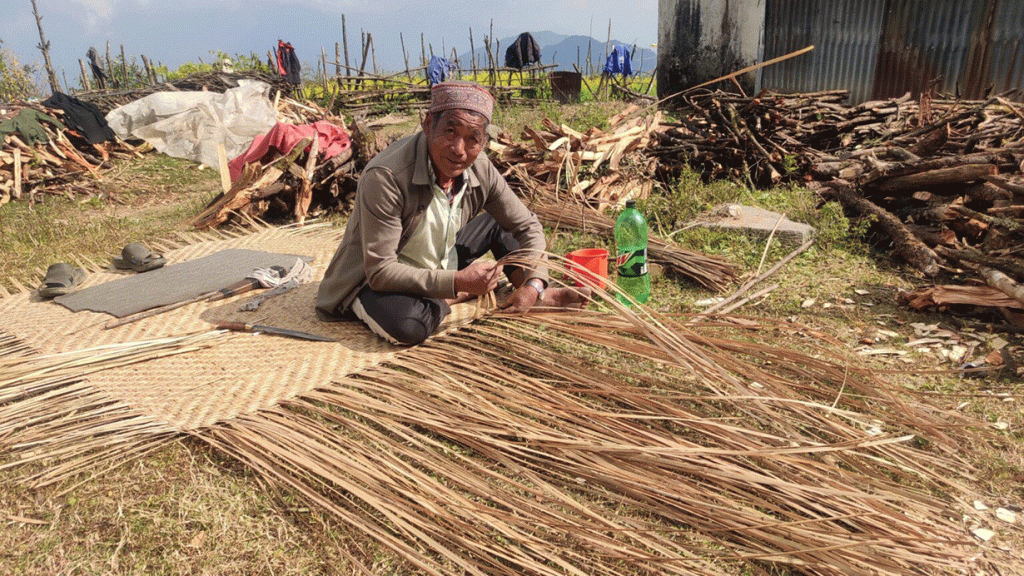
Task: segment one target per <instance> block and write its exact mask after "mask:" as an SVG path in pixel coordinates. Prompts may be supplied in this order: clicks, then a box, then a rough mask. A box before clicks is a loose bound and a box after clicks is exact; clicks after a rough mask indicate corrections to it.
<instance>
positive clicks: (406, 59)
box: [398, 32, 410, 76]
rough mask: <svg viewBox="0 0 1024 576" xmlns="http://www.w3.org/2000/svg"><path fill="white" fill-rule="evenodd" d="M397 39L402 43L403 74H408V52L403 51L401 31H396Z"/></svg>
mask: <svg viewBox="0 0 1024 576" xmlns="http://www.w3.org/2000/svg"><path fill="white" fill-rule="evenodd" d="M398 40H399V41H400V42H401V43H402V58H404V59H405V75H406V76H409V75H410V72H409V53H408V52H406V51H405V38H403V37H402V33H401V32H399V33H398Z"/></svg>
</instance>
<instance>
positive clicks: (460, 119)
mask: <svg viewBox="0 0 1024 576" xmlns="http://www.w3.org/2000/svg"><path fill="white" fill-rule="evenodd" d="M436 120H437V121H436V125H435V115H434V114H427V117H426V118H424V119H423V131H424V132H426V133H427V148H428V150H429V151H430V160H431V161H432V162H433V164H434V175H435V176H436V177H437V179H438V183H439V184H441V185H442V186H446V185H448V184H450V183H451V181H452V180H454V179H455V178H458V177H459V176H460V175H462V173H463V172H465V171H466V168H469V167H470V165H472V164H473V161H474V160H476V157H477V156H479V155H480V152H481V151H482V150H483V149H484V145H485V144H486V140H487V126H486V122H485V121H484V118H483V117H482V116H479V115H477V114H472V113H470V112H467V111H465V110H446V111H444V112H442V113H441V115H440V117H439V118H437V119H436Z"/></svg>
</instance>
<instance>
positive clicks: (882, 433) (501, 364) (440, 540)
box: [0, 255, 983, 576]
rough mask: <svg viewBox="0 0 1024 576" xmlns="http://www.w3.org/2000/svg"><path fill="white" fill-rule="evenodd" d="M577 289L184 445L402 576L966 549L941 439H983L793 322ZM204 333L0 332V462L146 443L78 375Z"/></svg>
mask: <svg viewBox="0 0 1024 576" xmlns="http://www.w3.org/2000/svg"><path fill="white" fill-rule="evenodd" d="M513 258H516V259H517V260H515V261H514V262H517V263H520V264H522V265H530V266H536V265H539V264H540V262H541V261H540V260H539V259H538V257H537V256H535V255H517V256H514V257H513ZM510 262H511V260H510ZM547 265H548V266H549V267H550V268H551V269H552V270H553V271H555V272H556V273H558V274H556V275H555V276H553V278H556V279H557V278H559V277H560V275H566V274H571V271H569V270H567V269H565V268H564V267H562V266H561V264H560V263H559V261H558V259H551V260H550V261H548V262H547ZM556 282H557V280H556ZM610 290H612V291H614V290H615V287H610ZM593 296H594V298H595V299H597V300H599V301H600V302H601V303H602V305H603V306H606V307H609V308H610V309H611V310H612V311H613V313H611V314H609V313H607V312H599V311H578V312H576V313H574V314H564V313H563V314H545V313H538V314H532V315H529V316H525V317H504V316H501V315H491V316H488V317H485V318H482V319H480V320H478V321H477V323H475V324H474V325H472V326H469V327H466V328H463V329H461V330H458V331H455V332H452V333H449V334H447V335H445V336H441V337H438V338H435V339H432V340H430V341H428V342H427V343H426V344H424V345H422V346H418V347H415V348H411V349H408V350H405V351H403V352H401V353H399V354H397V355H395V356H392V357H391V359H389V360H386V361H385V362H384V363H383V364H380V365H377V366H375V367H372V368H369V369H365V370H363V371H361V372H359V373H357V374H339V375H338V376H337V377H336V378H334V379H333V381H324V382H320V383H318V384H317V385H316V386H315V388H313V389H311V390H307V391H305V392H302V393H301V394H299V395H298V396H292V395H291V394H289V395H288V396H287V397H282V398H280V399H279V401H278V405H277V406H276V407H272V408H268V409H261V410H259V411H255V412H251V413H243V414H240V415H238V416H237V417H232V418H230V419H226V420H224V421H221V422H219V423H217V424H214V425H212V426H210V427H204V428H203V429H200V430H192V431H190V432H189V433H190V434H192V435H193V436H195V437H196V438H199V439H202V440H204V441H206V442H208V443H210V444H211V445H212V446H214V447H216V448H218V449H220V450H223V451H224V452H226V453H227V454H230V455H233V456H234V457H236V458H238V459H239V460H240V461H242V462H244V463H245V464H247V465H248V466H250V467H251V468H252V469H254V470H256V471H257V472H259V473H260V474H261V475H262V476H263V477H264V478H265V479H266V480H267V481H268V482H269V483H270V484H271V485H274V486H276V487H278V488H279V489H282V490H284V491H287V492H289V493H292V494H295V495H298V496H299V497H301V498H303V499H305V500H306V501H307V502H308V503H309V504H310V506H313V507H316V508H317V509H319V510H323V511H325V512H327V513H328V514H329V515H330V516H331V517H333V518H334V519H336V520H337V521H338V522H339V523H342V524H345V525H347V526H349V527H351V528H353V529H355V530H358V531H360V532H362V533H363V534H365V535H366V536H367V537H369V538H372V539H373V540H375V541H377V542H379V543H380V544H381V545H383V546H385V547H387V548H388V549H390V550H391V551H392V552H393V553H394V554H395V555H396V557H397V558H399V559H400V560H401V561H402V562H404V563H405V564H404V565H403V570H405V571H407V572H409V573H422V574H436V575H441V574H449V573H452V572H454V571H458V572H462V573H471V574H481V575H483V574H505V575H509V576H511V575H513V574H514V575H520V574H538V575H544V576H555V575H564V574H608V575H611V574H620V573H623V572H625V573H630V574H693V573H702V574H726V573H735V572H736V571H737V570H750V571H753V572H763V571H766V570H773V568H765V566H764V565H765V564H773V565H777V566H779V567H784V568H785V569H788V570H790V571H792V572H794V573H800V574H809V575H829V576H831V575H840V574H843V575H849V574H883V575H897V574H898V575H905V574H953V573H959V572H961V571H963V570H965V569H967V566H968V562H969V561H970V559H971V558H972V557H974V558H976V557H977V554H978V550H977V548H976V546H975V545H973V544H972V543H971V542H969V541H967V539H966V538H965V534H964V532H965V530H966V529H965V528H964V527H963V526H962V525H961V523H960V521H959V518H960V517H961V515H962V514H973V513H974V511H973V508H971V507H970V506H969V505H967V504H966V502H968V501H969V499H970V498H971V494H970V490H969V488H968V487H966V486H964V485H963V484H962V481H961V479H964V478H969V476H970V474H971V467H970V465H969V463H967V462H966V461H965V456H964V455H963V453H962V447H963V446H964V445H969V444H970V443H972V442H978V441H983V439H982V437H981V435H980V433H979V432H977V431H975V430H974V429H972V428H971V427H970V425H971V424H972V423H971V422H970V421H969V420H967V419H966V418H965V417H963V416H961V415H959V414H957V413H955V412H948V411H944V410H940V409H939V408H937V407H935V406H932V405H928V404H927V403H925V402H922V401H918V400H913V399H906V398H905V397H904V396H903V394H902V392H901V390H900V388H899V387H898V386H892V385H889V384H887V383H886V382H884V381H882V380H880V379H879V378H878V377H876V376H875V375H874V374H873V373H872V372H870V371H869V370H866V369H860V368H857V367H856V366H854V365H851V364H849V363H848V362H847V361H846V360H845V357H844V356H843V355H842V354H840V353H839V352H838V351H833V352H832V354H831V355H830V354H828V353H826V352H827V351H828V350H829V348H828V346H829V344H832V342H831V341H830V340H829V339H828V338H827V337H825V336H822V335H817V336H814V334H815V333H814V332H813V331H810V330H809V329H807V328H805V327H802V326H799V325H796V324H789V323H784V324H779V323H775V322H772V323H770V324H769V325H762V324H759V323H757V322H756V321H752V320H749V319H746V320H744V321H743V322H735V321H733V319H730V318H723V319H719V320H714V321H713V320H709V319H704V320H702V321H700V322H696V323H687V320H688V319H686V318H678V317H673V316H667V315H661V314H658V313H656V312H654V311H651V310H648V309H644V308H627V307H625V306H623V305H622V304H620V303H619V302H618V301H617V300H616V299H615V298H614V294H613V293H609V292H604V291H596V292H594V294H593ZM809 337H810V338H816V342H815V344H816V346H815V349H814V350H813V352H812V353H803V352H800V351H798V349H797V348H796V345H797V343H799V342H806V341H807V339H808V338H809ZM226 340H227V338H224V337H223V335H221V334H219V333H218V332H216V331H214V332H210V333H205V334H197V335H191V336H186V337H181V338H169V339H165V340H160V341H152V342H134V343H126V344H123V345H119V346H113V347H105V348H103V349H94V350H83V351H80V352H76V353H73V354H66V355H60V356H51V357H42V356H38V355H33V354H31V353H26V351H24V350H21V349H19V348H18V347H17V345H16V344H14V343H5V341H4V340H3V339H0V347H2V348H0V350H5V351H9V354H10V355H9V356H7V357H4V358H0V362H2V364H0V366H2V367H3V370H2V371H0V374H2V376H0V422H2V423H3V424H2V425H0V444H2V446H3V448H4V450H5V451H4V454H5V458H6V459H5V460H4V461H3V462H2V463H0V467H3V468H11V467H17V466H24V465H25V464H26V463H32V462H37V461H46V462H47V463H48V465H47V467H46V468H44V469H42V471H41V472H39V473H38V475H37V476H34V477H33V478H32V480H34V481H35V482H36V483H39V484H46V483H51V482H54V481H57V480H59V479H66V478H69V477H70V476H71V475H74V474H76V473H80V472H83V471H86V470H90V471H95V470H97V469H98V468H99V467H100V466H104V465H110V464H116V463H118V462H122V461H124V460H126V459H128V458H131V457H134V456H137V455H139V454H141V453H144V452H145V451H146V450H149V449H151V448H153V447H155V446H158V445H159V444H160V443H161V442H162V441H165V440H167V439H169V438H170V437H171V436H170V430H171V428H170V427H169V426H168V425H167V424H165V423H162V422H160V421H155V420H154V419H153V418H152V416H147V415H146V414H145V413H142V412H140V410H139V409H138V407H134V406H129V405H127V404H118V403H111V402H110V401H109V399H107V398H106V397H105V396H104V394H103V393H102V392H101V391H99V390H97V389H95V388H93V387H92V386H90V385H89V382H88V380H87V378H88V376H89V375H90V374H91V373H93V372H95V371H99V370H104V369H105V368H106V367H109V366H117V365H121V364H123V363H127V362H132V363H139V362H145V361H146V360H147V358H157V357H159V356H161V355H166V354H179V353H188V352H189V351H190V350H191V349H194V347H195V346H215V345H217V344H218V343H219V342H223V341H226ZM762 342H771V343H770V344H765V343H762ZM594 354H600V359H596V358H595V357H594ZM196 393H197V394H201V393H203V392H202V390H196ZM914 438H920V439H922V440H923V442H920V443H914V442H911V440H912V439H914ZM950 517H953V518H955V520H950V519H949V518H950ZM355 560H356V561H358V559H355ZM738 564H741V565H742V566H737V565H738Z"/></svg>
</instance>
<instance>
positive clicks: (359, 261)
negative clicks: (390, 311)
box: [316, 132, 547, 316]
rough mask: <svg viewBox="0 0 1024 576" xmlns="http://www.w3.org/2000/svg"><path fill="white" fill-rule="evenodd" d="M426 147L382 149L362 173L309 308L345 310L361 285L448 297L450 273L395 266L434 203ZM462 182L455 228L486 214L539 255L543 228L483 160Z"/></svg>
mask: <svg viewBox="0 0 1024 576" xmlns="http://www.w3.org/2000/svg"><path fill="white" fill-rule="evenodd" d="M427 148H428V146H427V137H426V134H425V133H424V132H417V133H416V134H413V135H411V136H407V137H406V138H403V139H401V140H399V141H397V142H395V143H394V144H392V145H391V146H389V147H388V148H387V149H385V150H383V151H382V152H381V153H380V154H378V155H377V156H376V157H375V158H374V159H373V160H371V161H370V163H369V164H367V166H366V169H364V170H363V174H362V175H361V176H360V177H359V187H358V191H357V192H356V202H355V205H354V206H353V209H352V215H351V216H350V217H349V220H348V223H347V224H346V228H345V238H344V239H343V240H342V241H341V244H340V245H339V246H338V250H337V251H336V252H335V253H334V257H333V258H332V259H331V262H330V264H329V265H328V266H327V270H326V271H325V272H324V278H323V281H322V282H321V283H320V289H319V290H318V291H317V298H316V307H317V309H318V310H320V311H321V312H322V313H324V314H326V315H328V316H331V315H335V316H336V315H338V314H340V313H343V312H344V311H346V310H348V309H349V307H350V306H351V305H352V301H353V300H354V299H355V297H356V294H357V293H358V291H359V290H360V288H362V287H363V286H364V285H366V284H369V285H370V286H371V287H373V289H374V290H377V291H381V292H404V293H408V294H414V295H418V296H426V297H429V298H454V297H455V271H454V270H438V269H426V268H419V267H416V266H409V265H408V264H403V263H401V262H399V261H398V254H400V253H401V252H402V251H403V250H404V249H405V246H406V245H407V244H408V240H409V236H411V235H412V233H413V232H414V231H415V230H416V229H417V228H418V227H419V223H420V220H421V219H422V216H423V214H424V213H425V212H426V210H427V208H428V206H429V205H430V203H431V201H432V200H433V198H434V197H435V193H434V192H433V191H432V190H431V187H430V182H431V180H432V178H431V177H430V175H429V169H428V165H429V164H430V160H429V157H428V150H427ZM462 177H463V179H464V180H465V183H466V190H465V192H464V193H463V196H462V199H461V200H460V201H459V203H458V204H459V208H460V209H461V210H462V214H461V218H460V222H459V228H461V227H462V226H465V225H466V222H467V221H468V220H469V219H470V218H472V217H473V216H476V215H477V214H479V213H480V212H481V211H486V212H487V213H489V214H490V215H491V216H493V217H494V219H495V220H496V221H497V222H498V225H500V226H501V227H502V228H503V229H505V230H507V231H509V232H510V233H512V235H513V236H514V237H515V239H516V241H517V242H518V243H519V246H520V247H521V248H523V249H525V250H544V247H545V242H544V229H543V228H542V227H541V225H540V222H538V221H537V217H536V216H535V215H533V214H531V213H530V211H529V210H528V209H527V208H526V206H524V205H523V203H522V201H521V200H519V198H517V197H516V195H515V193H513V192H512V190H511V188H509V186H508V184H507V183H506V182H505V179H504V178H503V177H502V176H501V174H500V173H499V172H498V170H497V168H495V167H494V164H492V163H491V161H490V159H489V158H487V155H486V154H480V155H479V156H478V157H477V159H476V161H475V162H474V163H473V165H472V166H470V167H469V168H468V169H467V170H466V171H465V172H463V173H462ZM530 276H536V277H539V278H547V266H544V265H543V264H542V265H540V266H538V268H537V269H536V270H533V271H531V272H530Z"/></svg>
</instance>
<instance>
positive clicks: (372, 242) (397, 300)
mask: <svg viewBox="0 0 1024 576" xmlns="http://www.w3.org/2000/svg"><path fill="white" fill-rule="evenodd" d="M493 108H494V99H493V98H492V97H491V95H490V93H489V92H487V90H485V89H484V88H482V87H481V86H479V85H477V84H474V83H471V82H443V83H440V84H436V85H434V86H433V87H432V88H431V90H430V109H429V111H428V113H427V115H426V117H425V118H424V119H423V131H422V132H417V133H416V134H413V135H411V136H407V137H405V138H402V139H401V140H398V141H397V142H395V143H394V144H392V145H391V146H389V147H388V148H387V149H386V150H384V151H383V152H381V153H380V154H378V155H377V157H376V158H374V159H373V160H372V161H371V162H370V163H369V164H367V166H366V169H365V170H364V171H363V174H362V176H361V177H360V178H359V187H358V190H357V192H356V201H355V207H354V208H353V211H352V216H351V217H350V219H349V221H348V226H347V227H346V229H345V238H344V239H343V240H342V242H341V245H340V246H339V247H338V250H337V252H335V254H334V258H333V259H332V260H331V263H330V266H328V268H327V271H326V273H325V274H324V279H323V282H322V283H321V284H320V290H319V292H318V293H317V298H316V307H317V311H318V312H319V313H320V315H321V317H327V318H338V317H341V316H343V315H348V314H353V315H355V316H356V317H358V318H359V319H361V320H362V321H363V322H365V323H366V325H367V326H369V327H370V329H371V330H373V331H374V332H375V333H376V334H378V335H379V336H382V337H384V338H385V339H387V340H388V341H390V342H392V343H396V344H419V343H420V342H423V341H424V340H425V339H426V338H427V337H428V336H430V335H431V334H433V333H434V331H436V330H437V327H438V326H439V325H440V323H441V320H442V319H443V318H444V317H445V316H446V315H447V314H448V313H449V312H450V310H451V309H450V307H449V305H450V304H452V303H453V302H455V301H456V300H461V299H464V298H467V297H471V296H479V295H483V294H486V293H487V292H489V291H491V290H493V289H494V288H495V286H497V283H498V276H499V274H500V273H501V272H502V271H504V272H505V274H506V276H507V277H508V279H509V281H510V282H511V283H512V285H513V286H514V287H515V291H514V292H513V293H512V294H511V296H510V297H509V298H508V299H507V300H506V301H505V302H504V303H503V304H502V305H501V306H502V308H503V309H504V310H505V311H507V312H512V313H522V312H526V311H528V310H529V309H530V308H532V307H533V306H534V305H535V304H536V305H541V306H550V307H579V306H582V305H585V304H586V302H587V300H588V298H589V291H588V290H586V289H577V290H571V289H567V288H550V289H546V286H547V272H546V270H545V269H544V268H543V267H537V269H534V270H527V269H525V268H519V267H512V266H505V267H504V270H501V269H499V267H498V266H497V265H496V263H495V262H492V261H488V262H483V261H479V260H477V258H479V257H480V256H482V255H483V254H485V253H486V252H488V251H490V252H491V253H492V254H493V255H494V257H495V258H496V259H498V258H501V257H503V256H504V255H506V254H508V253H509V252H511V251H513V250H516V249H520V248H522V249H526V250H537V251H541V250H544V249H545V247H546V243H545V240H544V230H543V228H542V227H541V225H540V222H539V221H538V220H537V217H536V216H535V215H534V214H533V213H531V212H530V211H529V210H528V209H527V208H526V206H524V205H523V203H522V202H521V201H520V200H519V198H518V197H516V195H515V193H513V192H512V190H511V189H510V188H509V186H508V183H507V182H505V180H504V178H502V177H501V174H500V173H499V172H498V170H497V169H496V168H495V167H494V165H493V164H492V163H491V161H490V159H489V158H488V157H487V155H486V154H481V152H483V150H484V148H485V147H486V144H487V125H488V123H489V122H490V120H491V111H492V110H493Z"/></svg>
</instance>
